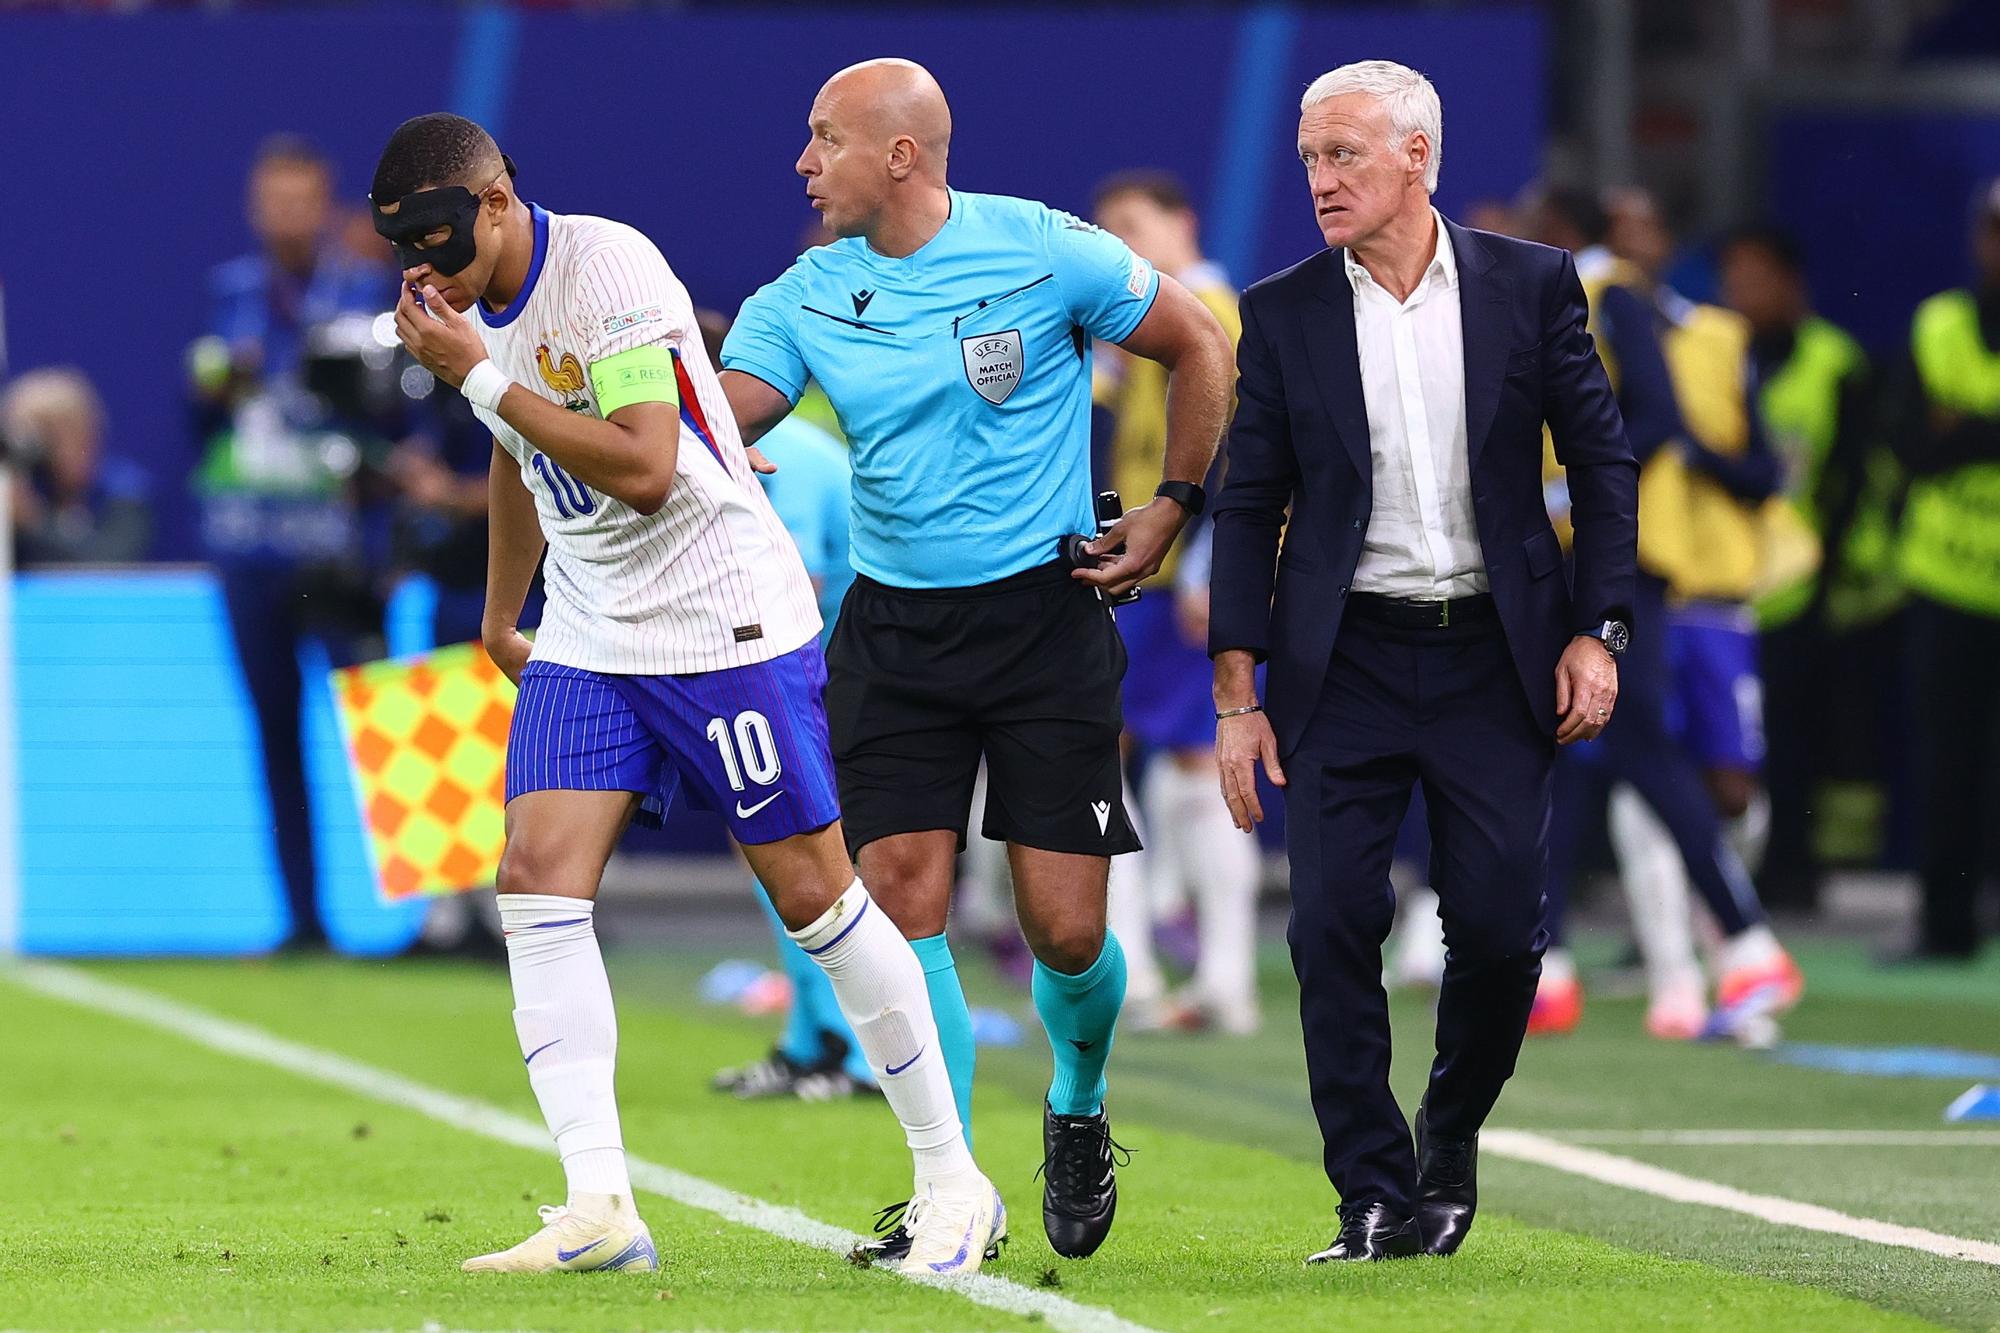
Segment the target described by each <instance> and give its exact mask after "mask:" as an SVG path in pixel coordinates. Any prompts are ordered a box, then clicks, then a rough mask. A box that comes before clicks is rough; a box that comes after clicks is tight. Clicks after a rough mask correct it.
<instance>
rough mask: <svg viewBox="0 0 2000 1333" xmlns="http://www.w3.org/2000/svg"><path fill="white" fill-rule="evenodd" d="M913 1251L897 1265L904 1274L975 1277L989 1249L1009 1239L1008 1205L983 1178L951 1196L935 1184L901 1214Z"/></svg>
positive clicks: (912, 1200) (912, 1201) (977, 1177)
mask: <svg viewBox="0 0 2000 1333" xmlns="http://www.w3.org/2000/svg"><path fill="white" fill-rule="evenodd" d="M903 1225H904V1226H906V1227H908V1228H909V1233H910V1250H909V1253H908V1254H906V1255H904V1256H903V1258H902V1260H901V1262H900V1263H898V1264H897V1265H896V1267H898V1268H900V1269H901V1270H902V1271H903V1272H906V1273H912V1272H914V1273H938V1274H943V1275H947V1276H950V1275H955V1274H961V1273H977V1272H978V1271H979V1266H980V1264H982V1263H984V1262H985V1260H986V1258H987V1253H988V1251H989V1250H996V1249H997V1248H998V1246H999V1244H1000V1242H1001V1241H1004V1240H1005V1239H1006V1237H1007V1206H1006V1205H1005V1204H1003V1203H1001V1202H1000V1192H999V1191H998V1190H996V1189H994V1188H993V1182H992V1181H990V1180H988V1179H987V1178H986V1177H985V1176H976V1177H974V1178H973V1180H972V1182H971V1187H970V1188H968V1189H966V1190H963V1191H960V1190H953V1191H952V1192H951V1193H948V1194H947V1193H943V1192H940V1191H939V1189H938V1188H937V1187H936V1186H932V1187H930V1188H929V1189H927V1190H926V1191H925V1192H924V1193H922V1194H919V1195H918V1196H917V1197H916V1198H914V1199H911V1200H910V1206H909V1208H908V1210H907V1211H906V1212H905V1213H904V1214H903Z"/></svg>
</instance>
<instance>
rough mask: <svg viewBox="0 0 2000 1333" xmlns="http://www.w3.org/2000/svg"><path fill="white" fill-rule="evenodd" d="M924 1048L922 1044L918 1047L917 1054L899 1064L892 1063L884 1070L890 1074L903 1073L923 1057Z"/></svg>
mask: <svg viewBox="0 0 2000 1333" xmlns="http://www.w3.org/2000/svg"><path fill="white" fill-rule="evenodd" d="M924 1050H925V1048H924V1047H922V1046H919V1047H917V1053H916V1054H915V1055H913V1056H911V1057H910V1058H909V1059H907V1060H905V1061H903V1063H901V1064H899V1065H890V1066H889V1067H888V1068H887V1069H884V1070H883V1071H882V1072H883V1073H885V1074H889V1075H895V1074H900V1073H902V1072H903V1071H904V1070H905V1069H908V1068H909V1067H910V1066H911V1065H913V1064H915V1063H916V1062H917V1061H919V1060H921V1059H923V1055H924Z"/></svg>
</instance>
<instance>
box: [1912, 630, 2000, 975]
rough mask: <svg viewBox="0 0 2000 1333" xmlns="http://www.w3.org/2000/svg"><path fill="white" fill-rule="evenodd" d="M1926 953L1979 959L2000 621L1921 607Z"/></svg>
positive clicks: (1915, 664) (1997, 740) (1995, 837)
mask: <svg viewBox="0 0 2000 1333" xmlns="http://www.w3.org/2000/svg"><path fill="white" fill-rule="evenodd" d="M1910 633H1911V656H1912V662H1911V677H1912V680H1913V682H1914V684H1915V687H1916V710H1917V719H1916V720H1917V738H1916V748H1917V755H1918V759H1917V780H1918V787H1919V797H1920V801H1921V805H1920V808H1921V809H1922V811H1923V847H1922V851H1921V854H1920V861H1919V865H1920V868H1921V871H1922V876H1923V886H1924V901H1923V917H1922V923H1921V926H1920V928H1919V935H1918V943H1919V944H1920V946H1921V947H1923V948H1924V949H1926V950H1929V951H1932V952H1936V953H1944V954H1960V955H1965V956H1970V955H1972V954H1974V953H1977V952H1978V950H1979V941H1980V936H1981V934H1982V933H1983V932H1982V930H1981V925H1982V923H1981V921H1980V919H1979V891H1980V887H1981V885H1982V884H1983V882H1984V880H1985V878H1986V876H1987V875H1988V874H1990V873H1991V872H1992V870H1993V868H1994V866H1995V864H1996V857H1995V850H1996V848H2000V834H1996V833H1995V832H1994V830H1995V828H1996V826H2000V691H1996V689H1995V688H1994V681H1995V673H1996V669H2000V668H1996V665H1995V664H1996V663H2000V619H1996V618H1993V617H1991V616H1978V615H1972V614H1970V613H1968V612H1965V611H1959V610H1956V609H1955V608H1952V607H1948V606H1942V605H1939V604H1938V603H1936V602H1932V601H1927V600H1923V599H1918V600H1917V601H1916V602H1914V603H1913V604H1912V605H1911V607H1910Z"/></svg>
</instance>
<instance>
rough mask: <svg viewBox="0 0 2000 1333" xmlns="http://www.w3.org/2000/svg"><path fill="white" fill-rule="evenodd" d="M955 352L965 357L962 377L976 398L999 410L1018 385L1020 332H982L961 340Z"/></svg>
mask: <svg viewBox="0 0 2000 1333" xmlns="http://www.w3.org/2000/svg"><path fill="white" fill-rule="evenodd" d="M958 350H959V351H960V352H961V353H963V354H964V356H965V378H966V379H968V380H970V381H971V382H972V387H973V388H974V389H975V390H977V391H978V393H979V396H980V397H981V398H984V399H985V400H986V401H987V402H989V403H991V404H993V405H994V406H995V407H998V406H999V405H1000V404H1002V403H1004V402H1006V401H1007V398H1008V395H1010V394H1012V393H1013V392H1014V390H1015V388H1016V387H1018V386H1019V385H1020V383H1021V331H1020V330H1019V329H1008V330H1007V331H1006V332H1004V333H982V334H979V335H977V336H975V337H971V338H960V339H959V340H958Z"/></svg>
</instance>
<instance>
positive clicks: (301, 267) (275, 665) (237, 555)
mask: <svg viewBox="0 0 2000 1333" xmlns="http://www.w3.org/2000/svg"><path fill="white" fill-rule="evenodd" d="M332 183H333V182H332V173H331V170H330V168H329V166H328V164H327V162H326V160H325V158H323V157H322V156H321V155H320V154H319V153H318V151H317V150H316V149H314V148H313V147H312V146H311V145H310V144H307V143H306V142H305V141H303V140H301V139H297V138H292V137H289V136H286V137H278V138H273V139H270V140H267V141H266V142H265V144H264V145H263V146H262V148H261V149H260V150H259V152H258V155H257V158H256V161H255V164H254V165H253V167H252V169H251V173H250V188H249V199H248V205H249V213H250V223H251V227H252V229H253V230H254V231H255V232H256V234H257V238H258V242H259V249H258V250H257V251H256V252H255V253H253V254H249V255H245V256H242V257H241V258H238V259H235V260H231V261H230V262H228V263H225V264H223V265H221V266H219V267H218V268H217V269H215V271H214V272H213V274H212V275H211V277H210V282H209V290H210V298H211V307H210V311H209V315H208V324H207V331H206V334H205V336H203V337H202V338H200V339H198V340H197V341H196V343H195V344H194V346H193V347H192V348H191V349H190V353H189V357H188V363H189V364H188V368H189V372H190V380H191V391H192V401H193V408H194V418H195V427H196V430H197V432H198V434H199V437H200V440H201V442H202V445H203V450H202V462H201V465H200V468H199V470H198V472H197V475H196V478H195V489H196V491H197V493H198V495H199V497H200V501H201V510H202V535H203V541H204V545H205V547H206V549H207V551H208V555H209V557H210V559H211V560H213V561H214V563H215V565H216V567H217V570H218V571H219V573H220V575H221V578H222V585H223V592H224V597H225V600H226V602H227V606H228V614H229V622H230V629H231V632H232V635H233V637H234V639H235V643H236V650H237V655H238V657H239V659H240V660H241V663H242V668H243V679H244V684H245V686H246V687H247V688H248V690H249V694H250V700H251V704H252V706H253V707H254V708H255V710H256V714H257V726H258V732H259V736H260V739H261V743H262V748H263V760H264V773H265V779H266V782H267V784H268V786H269V789H270V796H271V814H272V820H273V824H274V833H275V838H276V844H277V854H278V863H279V867H280V870H281V873H282V876H283V879H284V885H285V894H286V898H287V901H288V903H289V905H290V907H291V916H292V925H291V931H290V935H289V937H288V939H287V947H291V948H313V947H317V946H320V945H322V944H323V943H324V941H325V930H324V927H323V925H322V923H321V919H320V915H319V912H318V909H317V905H316V900H317V884H316V880H315V875H314V865H313V847H312V825H311V820H310V815H309V812H308V807H307V797H306V783H305V765H304V757H303V753H302V748H301V743H300V724H301V705H300V687H301V683H302V682H301V677H300V671H299V664H298V648H299V644H300V642H301V640H304V639H309V638H310V639H317V640H319V641H320V642H321V643H323V644H324V645H325V648H326V652H327V655H328V657H329V658H330V659H331V660H332V661H333V663H334V664H335V665H343V664H346V663H349V662H353V661H358V660H361V659H363V658H365V657H369V656H375V655H379V653H380V648H381V637H382V606H383V592H384V588H383V586H382V585H383V582H384V578H383V575H382V573H381V571H383V570H384V569H386V564H387V546H388V506H387V504H386V503H385V500H386V496H387V492H388V484H387V481H386V479H385V478H384V477H383V476H382V474H381V472H380V470H379V469H380V466H381V464H382V463H383V462H384V461H385V460H386V458H387V456H388V454H389V452H390V449H391V444H390V441H392V440H394V439H396V438H398V437H399V436H400V435H401V434H402V432H403V422H402V416H403V412H404V409H405V405H406V402H407V399H406V398H405V395H404V394H403V393H402V392H401V391H400V385H399V380H398V368H397V360H396V355H395V348H394V337H393V334H391V335H390V336H389V337H387V338H382V337H378V336H377V335H376V331H375V328H374V325H373V318H374V316H375V315H377V314H379V313H381V312H383V311H385V310H387V309H388V307H389V304H390V302H391V301H392V299H393V296H394V292H395V286H394V275H393V273H391V272H390V271H389V269H388V268H387V266H386V265H376V264H370V263H368V262H366V261H365V260H362V259H359V258H357V257H356V256H355V255H353V254H352V253H351V252H350V251H348V250H346V249H344V248H343V247H341V246H340V245H339V244H338V243H337V240H336V238H335V236H334V233H333V228H332V226H331V222H332V218H331V200H332Z"/></svg>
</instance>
